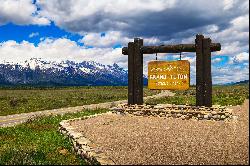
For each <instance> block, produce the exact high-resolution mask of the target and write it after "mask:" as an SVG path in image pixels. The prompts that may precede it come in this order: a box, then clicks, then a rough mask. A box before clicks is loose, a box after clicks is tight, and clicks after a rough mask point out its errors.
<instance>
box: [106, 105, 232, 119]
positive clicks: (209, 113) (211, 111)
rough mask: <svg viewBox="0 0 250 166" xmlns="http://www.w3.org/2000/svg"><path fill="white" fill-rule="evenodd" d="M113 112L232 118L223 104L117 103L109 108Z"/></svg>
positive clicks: (179, 116) (189, 117)
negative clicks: (208, 105)
mask: <svg viewBox="0 0 250 166" xmlns="http://www.w3.org/2000/svg"><path fill="white" fill-rule="evenodd" d="M111 110H112V112H113V113H117V114H132V115H136V116H158V117H172V118H181V119H183V120H187V119H196V120H228V119H232V118H233V115H232V109H229V108H226V107H225V106H220V105H213V106H212V107H205V106H189V105H174V104H173V105H172V104H157V105H145V104H144V105H128V104H119V105H118V106H117V107H113V108H111Z"/></svg>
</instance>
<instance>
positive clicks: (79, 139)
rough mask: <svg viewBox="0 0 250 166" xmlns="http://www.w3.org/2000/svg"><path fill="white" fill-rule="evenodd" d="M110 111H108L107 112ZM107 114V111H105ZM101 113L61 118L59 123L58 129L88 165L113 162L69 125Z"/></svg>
mask: <svg viewBox="0 0 250 166" xmlns="http://www.w3.org/2000/svg"><path fill="white" fill-rule="evenodd" d="M108 113H110V112H108ZM105 114H107V113H105ZM100 115H103V114H98V115H92V116H86V117H82V118H75V119H70V120H63V121H62V122H60V124H59V131H60V133H62V134H63V135H65V136H66V137H68V138H69V140H70V142H71V143H72V144H73V150H74V151H75V152H76V153H77V154H78V155H80V156H81V157H82V158H83V159H85V160H86V161H87V162H88V164H90V165H96V164H101V165H114V164H115V163H114V162H113V161H112V160H111V159H110V158H109V157H107V156H105V155H104V153H102V152H101V151H99V150H98V149H96V148H94V147H96V145H94V143H93V142H91V141H90V140H89V139H87V138H86V137H84V135H83V134H82V133H79V132H76V131H74V128H73V127H72V126H71V125H70V123H71V122H73V121H77V120H84V119H88V118H93V117H96V116H100Z"/></svg>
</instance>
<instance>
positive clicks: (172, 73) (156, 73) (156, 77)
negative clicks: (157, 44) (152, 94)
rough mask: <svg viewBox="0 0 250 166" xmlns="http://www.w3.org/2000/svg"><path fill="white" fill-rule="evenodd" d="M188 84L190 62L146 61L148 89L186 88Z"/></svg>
mask: <svg viewBox="0 0 250 166" xmlns="http://www.w3.org/2000/svg"><path fill="white" fill-rule="evenodd" d="M189 85H190V63H189V61H187V60H179V61H157V60H156V61H150V62H149V63H148V88H149V89H170V90H171V89H172V90H174V89H176V90H187V89H188V88H189Z"/></svg>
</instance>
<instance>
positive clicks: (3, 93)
mask: <svg viewBox="0 0 250 166" xmlns="http://www.w3.org/2000/svg"><path fill="white" fill-rule="evenodd" d="M152 94H156V91H149V90H148V89H147V88H144V96H147V95H152ZM126 98H127V87H125V86H100V87H98V86H96V87H94V86H92V87H64V88H28V87H26V88H1V89H0V116H3V115H10V114H17V113H24V112H34V111H41V110H49V109H56V108H63V107H71V106H80V105H85V104H95V103H102V102H108V101H116V100H124V99H126Z"/></svg>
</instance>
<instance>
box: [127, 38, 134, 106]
mask: <svg viewBox="0 0 250 166" xmlns="http://www.w3.org/2000/svg"><path fill="white" fill-rule="evenodd" d="M128 104H134V43H133V42H129V43H128Z"/></svg>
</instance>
